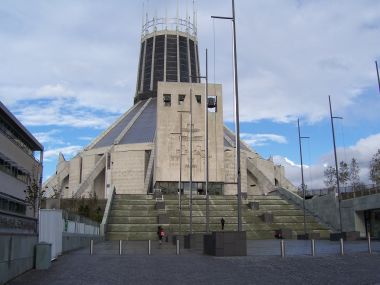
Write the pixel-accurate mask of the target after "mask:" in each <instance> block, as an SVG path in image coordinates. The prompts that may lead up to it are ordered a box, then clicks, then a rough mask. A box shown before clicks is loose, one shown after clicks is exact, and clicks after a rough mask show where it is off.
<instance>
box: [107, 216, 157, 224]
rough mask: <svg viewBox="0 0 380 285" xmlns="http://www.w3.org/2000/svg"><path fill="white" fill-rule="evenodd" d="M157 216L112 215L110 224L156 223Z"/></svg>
mask: <svg viewBox="0 0 380 285" xmlns="http://www.w3.org/2000/svg"><path fill="white" fill-rule="evenodd" d="M156 223H157V216H154V217H110V218H109V221H108V224H156Z"/></svg>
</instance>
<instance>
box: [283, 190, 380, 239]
mask: <svg viewBox="0 0 380 285" xmlns="http://www.w3.org/2000/svg"><path fill="white" fill-rule="evenodd" d="M278 190H279V191H280V193H281V194H282V195H283V196H285V197H287V198H288V199H289V200H291V201H293V202H294V203H296V204H297V205H299V206H300V207H302V198H301V197H299V196H298V195H297V194H295V193H292V192H290V191H288V190H285V189H281V188H278ZM305 207H306V210H307V211H308V212H310V213H312V214H313V215H315V216H316V217H317V218H319V219H320V220H321V221H322V222H324V223H325V224H326V225H329V226H330V227H332V228H333V229H335V230H336V231H339V230H340V221H339V202H338V198H337V197H336V194H335V193H329V194H327V195H324V196H315V197H313V198H312V199H308V200H306V201H305ZM379 208H380V194H375V195H369V196H362V197H359V198H353V199H348V200H342V202H341V215H342V229H343V231H344V232H350V231H359V232H360V236H361V237H365V236H366V232H365V224H364V215H363V211H364V210H371V209H379Z"/></svg>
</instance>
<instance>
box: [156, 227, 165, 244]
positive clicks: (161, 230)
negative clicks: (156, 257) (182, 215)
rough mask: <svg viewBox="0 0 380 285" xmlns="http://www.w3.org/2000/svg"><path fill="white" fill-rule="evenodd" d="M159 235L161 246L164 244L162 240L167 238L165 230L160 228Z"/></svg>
mask: <svg viewBox="0 0 380 285" xmlns="http://www.w3.org/2000/svg"><path fill="white" fill-rule="evenodd" d="M157 234H158V240H159V243H160V245H161V244H162V239H163V238H164V237H165V231H164V229H163V228H162V227H161V226H159V227H158V231H157Z"/></svg>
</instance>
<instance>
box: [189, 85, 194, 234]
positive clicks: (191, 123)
mask: <svg viewBox="0 0 380 285" xmlns="http://www.w3.org/2000/svg"><path fill="white" fill-rule="evenodd" d="M189 152H190V203H189V208H190V234H192V233H193V89H192V88H190V143H189Z"/></svg>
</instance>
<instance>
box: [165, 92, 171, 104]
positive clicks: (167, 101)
mask: <svg viewBox="0 0 380 285" xmlns="http://www.w3.org/2000/svg"><path fill="white" fill-rule="evenodd" d="M171 103H172V96H171V95H170V94H164V105H165V106H171Z"/></svg>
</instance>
